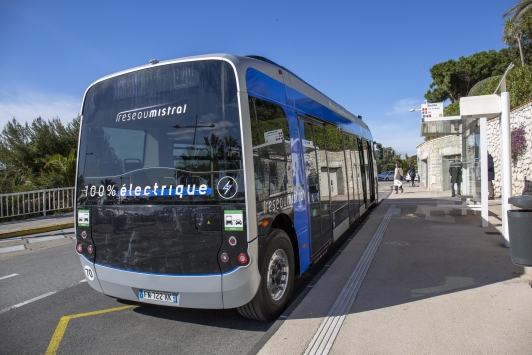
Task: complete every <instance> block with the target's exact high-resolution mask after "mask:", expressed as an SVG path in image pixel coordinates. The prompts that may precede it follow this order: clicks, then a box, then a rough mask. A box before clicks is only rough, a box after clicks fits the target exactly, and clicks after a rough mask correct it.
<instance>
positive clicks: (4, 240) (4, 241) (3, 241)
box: [0, 237, 22, 243]
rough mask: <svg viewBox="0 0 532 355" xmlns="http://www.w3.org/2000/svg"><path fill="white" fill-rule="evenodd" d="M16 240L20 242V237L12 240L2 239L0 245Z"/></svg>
mask: <svg viewBox="0 0 532 355" xmlns="http://www.w3.org/2000/svg"><path fill="white" fill-rule="evenodd" d="M16 240H22V237H13V238H7V239H2V240H0V243H9V242H13V241H16Z"/></svg>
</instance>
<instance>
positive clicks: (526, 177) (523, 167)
mask: <svg viewBox="0 0 532 355" xmlns="http://www.w3.org/2000/svg"><path fill="white" fill-rule="evenodd" d="M521 124H523V126H524V127H525V137H526V141H527V150H526V153H525V154H524V155H523V156H521V157H520V158H518V160H517V162H515V164H514V162H512V196H515V195H521V194H523V195H532V101H531V102H528V103H526V104H524V105H521V106H520V107H517V108H515V109H514V110H512V111H511V112H510V131H511V130H512V129H514V128H517V127H519V126H520V125H521ZM500 137H501V133H500V127H499V118H495V119H492V120H490V121H488V152H489V153H491V155H492V156H493V161H494V163H495V180H493V187H494V189H495V196H496V197H500V196H501V152H500Z"/></svg>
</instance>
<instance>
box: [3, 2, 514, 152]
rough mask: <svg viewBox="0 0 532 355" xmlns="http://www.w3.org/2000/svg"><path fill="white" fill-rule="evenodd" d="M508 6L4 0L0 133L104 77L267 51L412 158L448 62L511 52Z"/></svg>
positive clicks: (66, 110)
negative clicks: (435, 71)
mask: <svg viewBox="0 0 532 355" xmlns="http://www.w3.org/2000/svg"><path fill="white" fill-rule="evenodd" d="M516 1H517V0H502V1H492V0H489V1H480V0H478V1H476V0H475V1H455V0H448V1H445V2H441V1H438V2H436V1H434V2H432V1H401V2H399V1H368V2H366V3H363V2H355V1H334V0H329V1H312V0H307V1H299V0H298V1H289V0H285V1H277V0H270V1H261V2H257V1H249V0H248V1H240V0H234V1H190V2H183V1H154V2H132V1H96V0H94V1H90V2H81V1H66V0H58V1H29V0H17V1H7V0H3V1H0V33H1V35H0V53H2V55H1V56H0V128H2V127H4V125H5V123H6V122H7V121H9V120H10V119H11V118H12V117H15V118H16V119H17V120H18V121H19V122H31V121H32V120H33V119H34V118H36V117H37V116H41V117H43V118H46V119H49V118H52V117H60V118H61V120H62V121H63V122H69V121H70V120H72V118H74V117H75V116H76V115H77V113H78V112H79V110H80V105H81V100H82V97H83V94H84V92H85V90H86V88H87V87H88V86H89V85H90V84H91V83H92V82H94V81H95V80H97V79H98V78H100V77H102V76H104V75H108V74H111V73H114V72H117V71H120V70H123V69H128V68H131V67H135V66H138V65H142V64H147V63H148V61H149V60H150V59H152V58H156V59H158V60H167V59H173V58H179V57H184V56H189V55H197V54H207V53H219V52H226V53H232V54H239V55H249V54H256V55H262V56H264V57H267V58H269V59H271V60H273V61H275V62H277V63H279V64H281V65H283V66H284V67H286V68H288V69H290V70H291V71H292V72H294V73H295V74H297V75H298V76H299V77H301V78H303V79H304V80H305V81H307V82H308V83H310V84H311V85H313V86H314V87H316V88H317V89H318V90H320V91H321V92H323V93H324V94H325V95H327V96H329V97H330V98H332V99H333V100H335V101H336V102H338V103H339V104H340V105H342V106H344V107H345V108H346V109H347V110H349V111H351V112H352V113H354V114H356V115H362V116H363V119H364V121H365V122H366V123H367V124H368V125H369V127H370V129H371V130H372V133H373V136H374V138H375V140H376V141H378V142H381V143H382V144H383V145H384V146H385V147H393V148H394V149H395V150H396V151H397V152H399V153H407V154H409V155H413V154H415V152H416V146H417V145H418V144H420V143H421V142H423V137H419V128H420V127H419V122H420V120H419V112H415V113H410V112H408V109H410V108H416V107H418V106H419V105H420V104H421V103H422V102H423V100H424V98H423V95H424V93H425V92H426V91H427V90H428V89H429V85H430V83H431V82H432V79H431V77H430V72H429V69H430V68H431V67H432V66H433V65H434V64H437V63H440V62H443V61H446V60H449V59H458V58H459V57H460V56H468V55H471V54H473V53H476V52H479V51H483V50H490V49H495V50H499V49H501V48H503V46H504V45H503V44H502V43H501V34H502V28H503V20H502V18H501V15H502V13H504V11H506V10H507V9H508V8H510V7H511V6H512V5H513V4H514V3H515V2H516Z"/></svg>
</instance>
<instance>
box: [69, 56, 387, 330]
mask: <svg viewBox="0 0 532 355" xmlns="http://www.w3.org/2000/svg"><path fill="white" fill-rule="evenodd" d="M372 141H373V139H372V136H371V132H370V130H369V128H368V126H367V125H366V124H365V123H364V122H363V121H362V117H361V116H355V115H353V114H351V113H349V112H348V111H347V110H345V109H344V108H342V107H341V106H340V105H338V104H336V103H335V102H334V101H332V100H331V99H329V98H328V97H326V96H325V95H323V94H322V93H320V92H319V91H317V90H316V89H314V88H313V87H312V86H310V85H309V84H307V83H305V82H304V81H303V80H301V79H300V78H299V77H297V76H296V75H294V74H293V73H291V72H290V71H288V70H287V69H285V68H284V67H281V66H279V65H277V64H276V63H274V62H271V61H269V60H267V59H265V58H263V57H258V56H249V57H243V56H234V55H229V54H215V55H205V56H196V57H189V58H182V59H176V60H170V61H165V62H160V63H159V62H156V61H151V64H150V65H146V66H142V67H138V68H134V69H131V70H126V71H123V72H120V73H117V74H113V75H110V76H107V77H104V78H102V79H100V80H98V81H96V82H95V83H94V84H92V85H91V86H90V87H89V88H88V89H87V91H86V92H85V96H84V99H83V104H82V120H81V129H80V137H79V147H78V166H77V175H76V176H77V181H76V198H77V206H76V238H77V243H76V250H77V252H78V253H79V256H80V260H81V263H82V266H83V268H84V270H85V275H86V278H87V280H88V283H89V285H91V287H92V288H94V289H95V290H97V291H100V292H102V293H104V294H106V295H108V296H111V297H115V298H118V299H125V300H131V301H136V302H144V303H151V304H158V305H168V306H176V307H190V308H238V310H239V312H240V314H242V315H243V316H246V317H249V318H253V319H258V320H271V319H274V318H276V317H278V316H279V315H280V314H281V312H282V311H283V310H284V309H285V307H286V305H287V302H288V299H289V298H290V295H291V292H292V288H293V284H294V278H295V277H297V276H298V275H301V274H303V273H304V272H305V270H307V269H308V268H309V266H310V265H311V264H312V263H315V262H316V261H317V260H318V259H320V258H321V257H322V256H323V255H324V254H325V253H326V252H327V251H328V250H329V249H330V246H331V245H332V244H333V243H334V242H335V241H336V240H337V239H338V238H340V237H341V236H342V235H343V234H345V233H346V232H347V231H348V228H349V227H350V226H351V225H352V223H353V222H354V221H355V220H356V219H357V218H359V217H360V216H361V215H362V214H363V213H364V212H365V211H366V210H367V209H368V207H370V206H371V205H373V204H375V203H376V201H377V174H376V164H375V159H374V149H373V142H372Z"/></svg>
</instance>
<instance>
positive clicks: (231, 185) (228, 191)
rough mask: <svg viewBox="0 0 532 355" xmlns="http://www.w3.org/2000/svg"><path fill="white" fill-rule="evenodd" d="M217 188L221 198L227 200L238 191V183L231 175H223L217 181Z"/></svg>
mask: <svg viewBox="0 0 532 355" xmlns="http://www.w3.org/2000/svg"><path fill="white" fill-rule="evenodd" d="M217 190H218V193H219V194H220V197H221V198H223V199H226V200H229V199H231V198H233V197H235V195H236V193H237V192H238V183H237V182H236V180H235V179H234V178H232V177H231V176H224V177H223V178H221V179H220V180H219V181H218V185H217Z"/></svg>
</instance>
